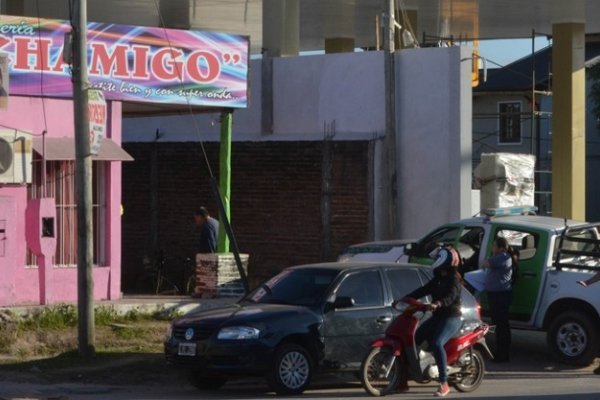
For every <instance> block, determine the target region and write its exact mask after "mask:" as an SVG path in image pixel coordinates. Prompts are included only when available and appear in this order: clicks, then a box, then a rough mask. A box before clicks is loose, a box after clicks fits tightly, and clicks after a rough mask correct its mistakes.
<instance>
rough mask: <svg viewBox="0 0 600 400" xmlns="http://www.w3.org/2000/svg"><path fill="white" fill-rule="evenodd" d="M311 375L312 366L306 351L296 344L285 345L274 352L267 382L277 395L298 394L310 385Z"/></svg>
mask: <svg viewBox="0 0 600 400" xmlns="http://www.w3.org/2000/svg"><path fill="white" fill-rule="evenodd" d="M312 373H313V365H312V360H311V357H310V354H309V353H308V351H307V350H306V349H305V348H304V347H302V346H299V345H297V344H293V343H285V344H283V345H281V346H280V347H279V348H278V349H277V351H276V352H275V356H274V358H273V365H272V366H271V370H270V371H269V373H268V375H267V381H268V383H269V386H270V387H271V389H272V390H274V391H275V393H277V394H279V395H292V394H300V393H302V392H304V390H306V388H307V387H308V385H309V384H310V380H311V378H312Z"/></svg>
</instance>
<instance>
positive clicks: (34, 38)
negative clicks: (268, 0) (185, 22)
mask: <svg viewBox="0 0 600 400" xmlns="http://www.w3.org/2000/svg"><path fill="white" fill-rule="evenodd" d="M70 31H71V26H70V24H69V23H68V21H57V20H44V19H42V20H38V19H37V18H23V17H9V16H1V17H0V54H2V53H3V54H7V55H8V57H9V59H10V69H9V74H10V94H11V95H28V96H42V95H43V96H50V97H72V94H73V89H72V82H71V69H70V66H69V65H68V64H67V63H64V62H63V43H64V40H65V39H64V38H65V34H67V33H69V32H70ZM87 40H88V43H87V44H88V46H87V48H88V67H89V81H90V84H91V87H92V88H95V89H100V90H102V91H103V92H104V96H105V98H106V99H107V100H122V101H134V102H149V103H165V104H190V105H194V106H210V107H231V108H244V107H246V106H247V100H248V93H247V90H248V83H247V80H248V49H249V38H248V37H246V36H240V35H231V34H226V33H215V32H199V31H187V30H176V29H162V28H151V27H136V26H129V25H116V24H104V23H89V24H88V35H87Z"/></svg>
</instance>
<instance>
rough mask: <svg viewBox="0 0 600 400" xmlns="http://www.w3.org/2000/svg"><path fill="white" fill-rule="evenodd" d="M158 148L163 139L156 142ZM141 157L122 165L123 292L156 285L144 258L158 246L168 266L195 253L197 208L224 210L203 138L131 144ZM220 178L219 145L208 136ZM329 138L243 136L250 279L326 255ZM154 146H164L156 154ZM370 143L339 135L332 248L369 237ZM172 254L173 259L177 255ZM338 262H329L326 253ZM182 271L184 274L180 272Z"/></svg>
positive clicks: (241, 217)
mask: <svg viewBox="0 0 600 400" xmlns="http://www.w3.org/2000/svg"><path fill="white" fill-rule="evenodd" d="M155 146H156V147H155ZM123 147H124V148H125V150H126V151H127V152H128V153H129V154H131V155H132V156H133V157H134V159H135V161H133V162H127V163H123V207H124V215H123V291H124V292H125V293H128V292H135V291H144V290H145V291H147V290H148V288H149V286H148V284H147V283H145V282H144V280H143V279H142V276H143V274H144V262H143V260H144V258H145V257H146V258H148V259H150V260H152V259H153V258H154V255H155V254H156V251H157V250H158V249H163V250H164V251H165V253H166V254H167V256H168V258H167V260H168V261H167V265H168V266H169V264H177V265H176V266H174V267H170V268H178V267H179V266H181V264H182V263H181V261H176V260H178V259H179V258H181V257H188V256H189V257H193V255H194V253H195V250H194V249H195V247H196V241H197V236H198V231H197V229H196V227H195V226H194V219H193V212H194V210H195V209H196V208H197V207H199V206H200V205H205V206H206V207H207V208H208V209H209V212H211V214H212V215H213V216H214V217H217V216H218V215H217V214H218V212H217V209H216V206H215V200H214V196H213V194H212V193H211V191H210V178H209V177H210V174H209V171H208V168H207V166H206V163H205V161H204V155H203V152H202V150H201V147H200V144H199V143H159V144H157V145H155V144H153V143H125V144H124V145H123ZM205 149H206V154H207V158H208V160H209V162H210V165H211V168H212V169H213V173H214V174H215V177H216V178H217V179H218V143H207V144H205ZM322 149H323V143H322V142H234V143H233V148H232V176H231V223H232V226H233V230H234V233H235V235H236V239H237V242H238V246H239V248H240V251H241V252H243V253H248V254H250V261H249V265H248V275H249V278H250V285H251V287H253V286H255V285H256V284H257V283H258V282H260V281H262V280H263V279H265V278H268V277H270V276H272V275H273V274H275V273H277V272H279V271H280V270H282V269H283V268H285V267H288V266H290V265H295V264H300V263H310V262H317V261H321V260H320V257H321V254H322V249H321V232H322V229H321V224H322V221H321V191H322V189H321V177H322V160H323V155H322ZM154 152H155V153H154ZM153 153H154V154H156V155H157V158H156V160H157V163H156V165H155V167H157V168H158V172H157V175H156V176H157V177H158V179H157V182H158V188H159V190H158V193H157V196H158V201H157V203H158V205H159V206H158V210H157V215H158V219H157V221H158V224H157V225H156V226H157V237H158V245H157V246H156V247H154V246H153V243H152V242H153V239H152V237H153V235H152V232H151V230H152V210H151V198H152V185H151V170H152V168H151V160H152V155H153ZM369 160H370V157H369V142H367V141H348V142H334V143H333V158H332V165H333V170H332V179H331V184H332V186H331V220H330V221H331V228H330V229H331V249H329V250H330V251H329V254H331V255H332V257H331V258H335V255H336V254H338V253H339V252H340V251H341V250H342V249H343V248H344V247H345V246H347V245H349V244H352V243H357V242H361V241H366V240H368V239H369V238H368V232H369V226H368V224H369V218H368V216H369V198H368V195H369V178H368V170H369V168H368V163H369ZM171 258H172V260H171ZM327 261H330V260H327ZM177 276H179V275H178V274H177Z"/></svg>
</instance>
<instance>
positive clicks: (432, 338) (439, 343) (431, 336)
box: [415, 316, 462, 383]
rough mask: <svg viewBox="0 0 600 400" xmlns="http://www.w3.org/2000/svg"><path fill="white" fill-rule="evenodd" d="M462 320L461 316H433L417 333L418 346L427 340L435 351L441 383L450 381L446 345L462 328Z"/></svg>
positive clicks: (434, 355)
mask: <svg viewBox="0 0 600 400" xmlns="http://www.w3.org/2000/svg"><path fill="white" fill-rule="evenodd" d="M461 325H462V320H461V318H460V317H436V316H432V317H431V318H429V319H428V320H426V321H425V322H423V323H422V324H421V326H419V328H418V329H417V333H416V334H415V342H416V343H417V346H418V345H420V344H421V343H423V341H424V340H427V342H428V343H429V347H430V348H431V350H432V351H433V357H434V358H435V363H436V364H437V367H438V370H439V372H440V383H446V382H447V381H448V372H447V371H446V366H447V365H448V361H447V360H446V350H445V349H444V345H445V344H446V343H447V342H448V340H450V339H451V338H452V337H453V336H454V335H455V334H456V332H458V330H459V329H460V327H461Z"/></svg>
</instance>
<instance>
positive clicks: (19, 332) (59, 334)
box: [0, 304, 175, 360]
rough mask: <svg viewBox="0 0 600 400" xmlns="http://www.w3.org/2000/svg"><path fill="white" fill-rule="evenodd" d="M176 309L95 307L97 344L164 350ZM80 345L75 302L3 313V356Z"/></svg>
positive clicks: (0, 335)
mask: <svg viewBox="0 0 600 400" xmlns="http://www.w3.org/2000/svg"><path fill="white" fill-rule="evenodd" d="M174 315H175V313H169V312H165V311H158V312H155V313H152V314H150V313H142V312H140V311H139V310H135V309H134V310H130V311H128V312H127V313H125V314H119V313H118V312H117V311H116V310H115V308H114V307H112V306H100V307H96V308H95V310H94V322H95V326H96V329H95V336H96V340H95V342H96V343H95V345H96V349H98V350H100V351H119V350H125V351H149V352H162V341H163V339H164V334H165V331H166V327H167V324H168V322H167V321H170V320H171V319H172V318H173V317H174ZM75 348H77V309H76V307H75V306H73V305H67V304H59V305H54V306H48V307H44V308H42V309H40V310H39V311H36V312H34V313H32V314H29V315H26V316H17V315H14V314H10V313H4V314H2V315H0V358H2V357H4V358H9V359H10V358H18V359H21V360H24V359H27V358H32V357H34V358H35V357H42V356H53V355H56V354H61V353H66V352H68V351H70V350H72V349H75Z"/></svg>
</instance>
